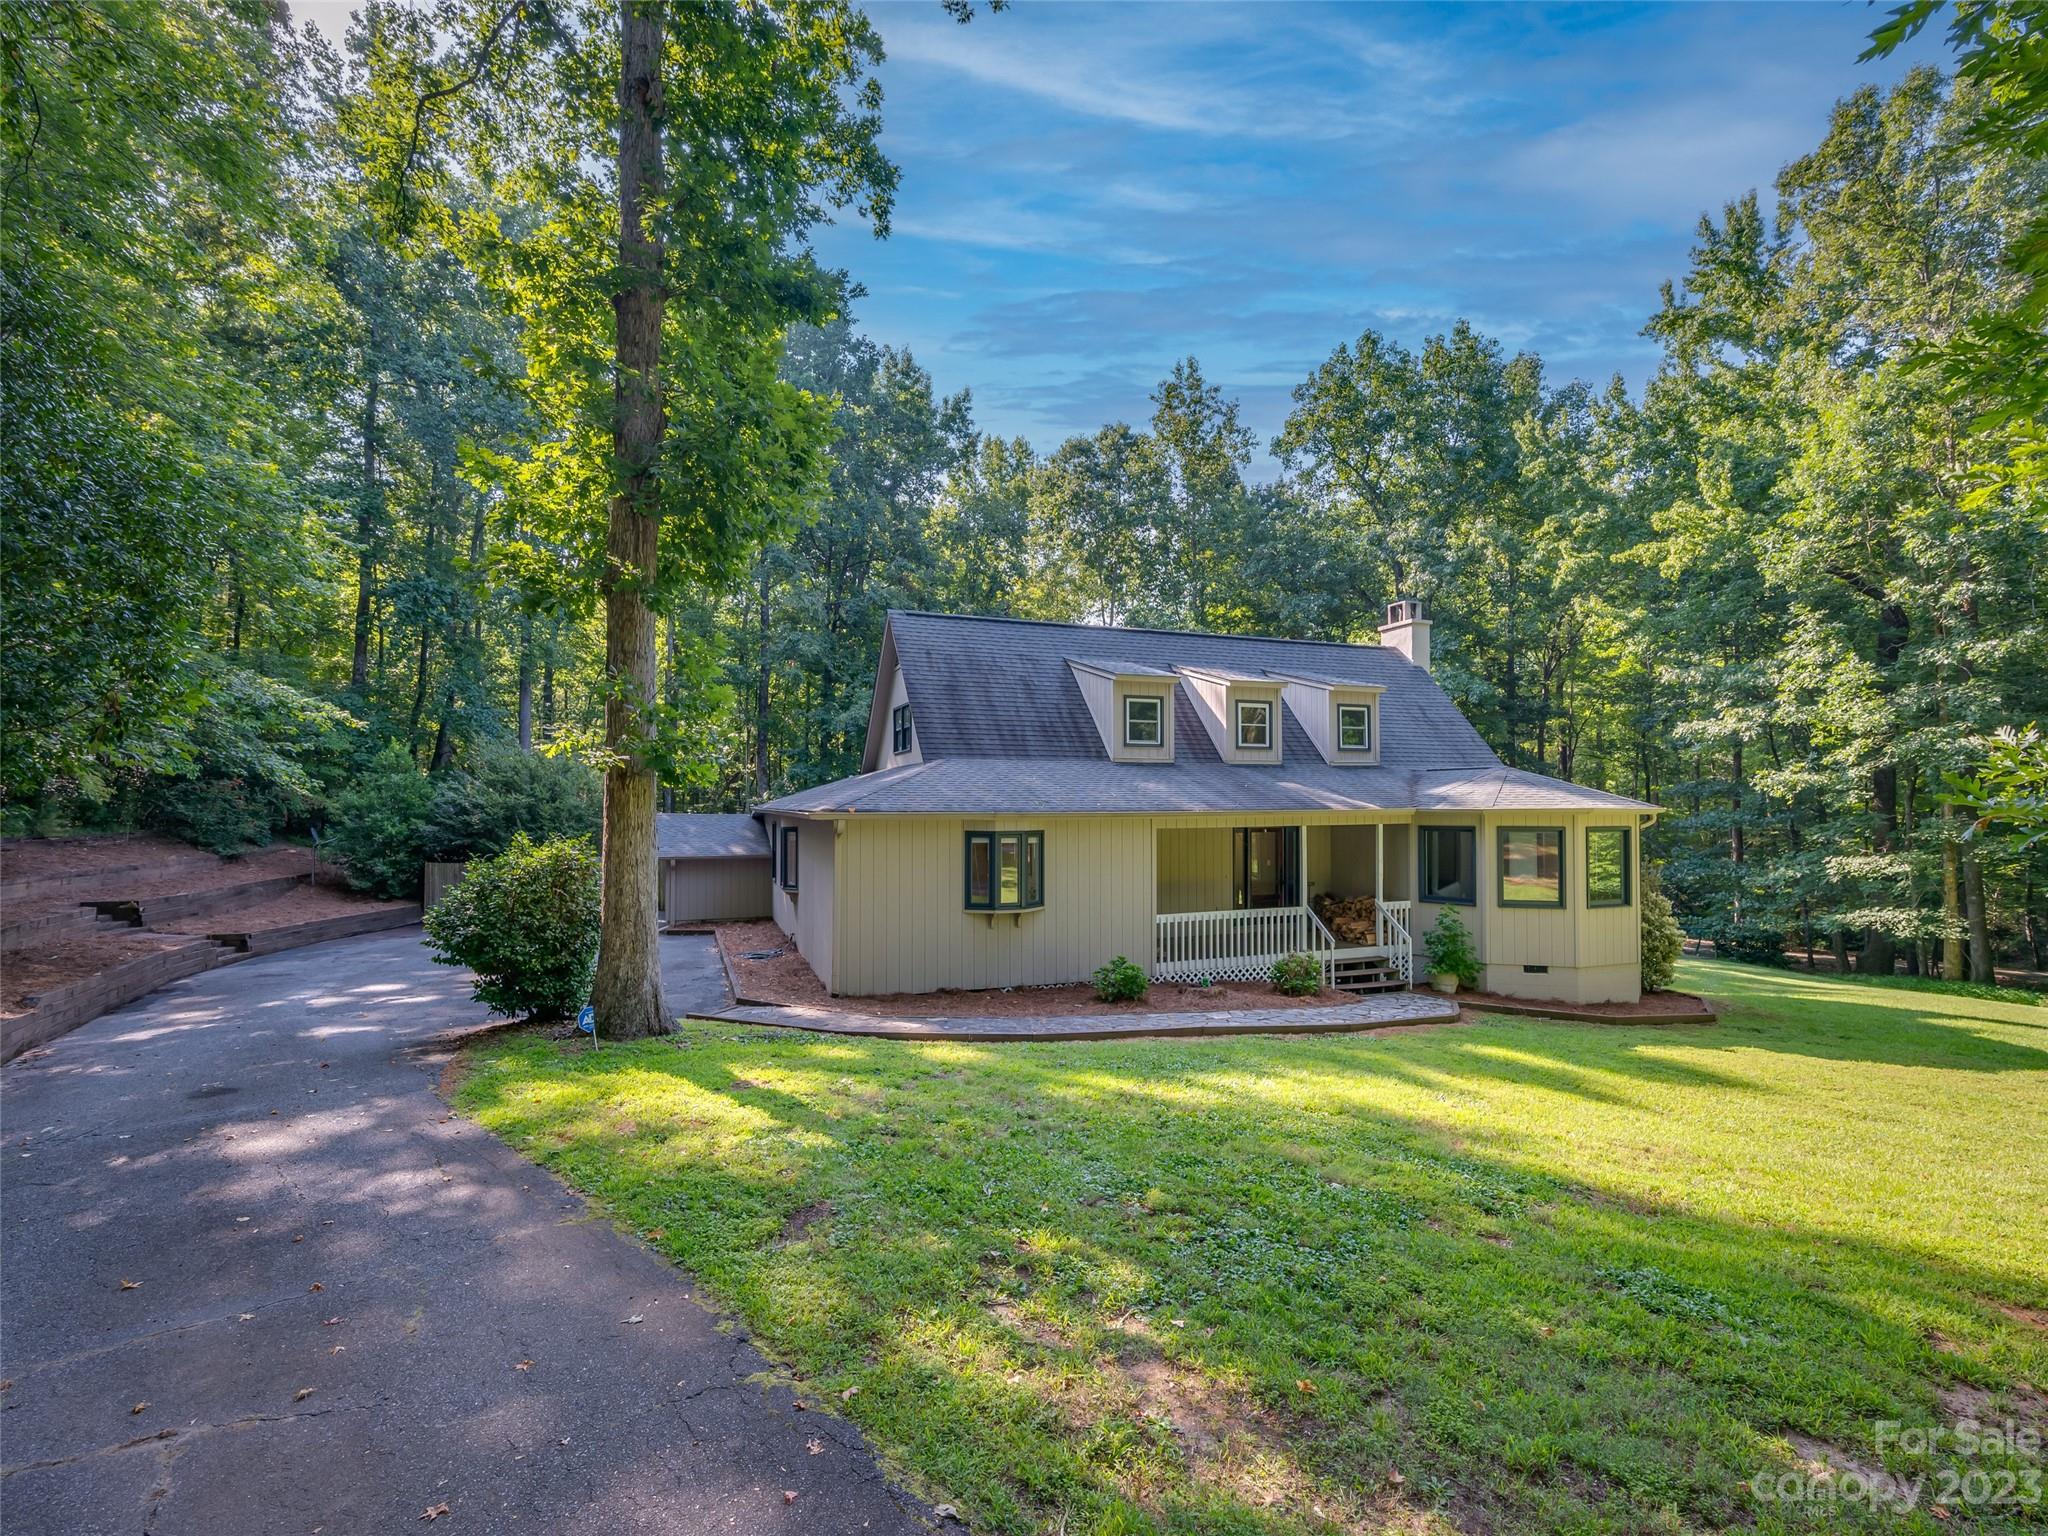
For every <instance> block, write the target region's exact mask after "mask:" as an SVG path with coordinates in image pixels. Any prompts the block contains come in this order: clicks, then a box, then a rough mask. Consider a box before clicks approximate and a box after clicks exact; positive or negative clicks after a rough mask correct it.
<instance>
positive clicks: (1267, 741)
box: [1237, 699, 1273, 752]
mask: <svg viewBox="0 0 2048 1536" xmlns="http://www.w3.org/2000/svg"><path fill="white" fill-rule="evenodd" d="M1272 745H1273V705H1272V703H1271V702H1270V701H1269V700H1266V699H1239V700H1238V701H1237V746H1238V750H1239V751H1241V752H1263V751H1265V750H1266V749H1267V748H1268V747H1270V746H1272Z"/></svg>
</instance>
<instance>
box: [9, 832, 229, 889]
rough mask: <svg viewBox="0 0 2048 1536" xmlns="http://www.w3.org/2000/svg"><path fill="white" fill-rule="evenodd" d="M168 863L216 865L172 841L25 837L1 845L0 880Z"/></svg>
mask: <svg viewBox="0 0 2048 1536" xmlns="http://www.w3.org/2000/svg"><path fill="white" fill-rule="evenodd" d="M166 861H175V862H177V863H179V864H187V865H190V866H191V867H192V868H194V869H198V868H200V867H201V866H204V865H210V864H213V863H214V862H216V861H215V859H214V856H213V855H212V854H210V853H208V852H207V851H206V850H205V849H203V848H194V847H193V846H192V845H191V844H190V843H181V842H179V841H178V840H177V839H176V838H170V837H150V836H136V837H21V838H14V839H12V840H10V841H8V842H5V843H0V879H7V880H37V879H41V878H42V877H43V876H45V875H69V874H83V873H84V872H86V871H87V870H93V869H121V868H124V867H126V866H127V865H130V864H155V863H161V862H166Z"/></svg>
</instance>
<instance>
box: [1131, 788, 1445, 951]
mask: <svg viewBox="0 0 2048 1536" xmlns="http://www.w3.org/2000/svg"><path fill="white" fill-rule="evenodd" d="M1409 837H1410V829H1409V827H1408V825H1407V823H1405V822H1392V821H1353V822H1322V823H1310V822H1297V823H1293V824H1275V823H1272V822H1264V823H1262V824H1257V825H1244V826H1230V825H1227V824H1207V825H1185V826H1166V827H1162V828H1160V829H1159V831H1158V834H1157V848H1156V852H1155V859H1156V881H1155V887H1154V889H1155V892H1156V896H1155V903H1156V905H1155V916H1154V918H1153V945H1152V966H1151V973H1152V975H1153V977H1154V978H1155V979H1157V980H1162V981H1195V980H1203V979H1214V980H1219V981H1232V980H1235V981H1257V980H1263V979H1265V977H1266V976H1267V974H1268V973H1269V972H1270V971H1271V970H1272V967H1273V962H1274V961H1276V960H1278V959H1280V958H1281V957H1282V956H1283V955H1290V954H1309V955H1313V956H1315V957H1316V958H1317V959H1319V960H1320V961H1321V962H1322V966H1323V983H1324V985H1325V986H1327V987H1332V988H1337V989H1340V990H1345V991H1369V990H1381V989H1386V988H1392V987H1405V986H1408V985H1410V984H1412V983H1413V981H1414V979H1415V957H1414V948H1415V946H1414V941H1413V937H1412V935H1413V922H1412V903H1411V899H1410V896H1411V892H1410V888H1409V883H1408V877H1409V870H1410V869H1411V868H1412V864H1413V860H1412V858H1411V857H1410V854H1409V847H1410V844H1409ZM1326 919H1327V920H1326Z"/></svg>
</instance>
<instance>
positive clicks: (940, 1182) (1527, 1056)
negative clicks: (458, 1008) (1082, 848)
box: [457, 963, 2048, 1536]
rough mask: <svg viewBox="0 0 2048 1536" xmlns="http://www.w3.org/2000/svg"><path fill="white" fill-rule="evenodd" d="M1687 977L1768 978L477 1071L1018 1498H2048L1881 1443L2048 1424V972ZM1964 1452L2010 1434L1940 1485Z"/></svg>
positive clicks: (1577, 1525) (890, 1412) (504, 1063)
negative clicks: (1349, 1018)
mask: <svg viewBox="0 0 2048 1536" xmlns="http://www.w3.org/2000/svg"><path fill="white" fill-rule="evenodd" d="M1680 985H1682V986H1684V987H1687V988H1689V989H1692V990H1697V991H1703V992H1705V993H1707V994H1709V995H1710V996H1711V997H1713V998H1714V999H1715V1001H1716V1003H1717V1005H1718V1006H1719V1007H1720V1009H1721V1011H1722V1017H1721V1020H1720V1022H1719V1023H1718V1024H1716V1025H1713V1026H1709V1027H1705V1028H1649V1027H1641V1026H1619V1027H1617V1026H1580V1025H1569V1024H1552V1023H1542V1022H1535V1021H1529V1020H1510V1019H1499V1020H1491V1021H1487V1022H1484V1023H1482V1024H1479V1025H1477V1026H1474V1027H1469V1028H1438V1029H1428V1030H1416V1031H1410V1032H1407V1033H1403V1034H1396V1035H1388V1036H1382V1037H1378V1038H1360V1037H1357V1036H1317V1037H1308V1038H1301V1039H1277V1038H1271V1037H1264V1038H1245V1039H1224V1040H1203V1041H1193V1042H1190V1041H1177V1040H1176V1041H1129V1042H1120V1043H1115V1042H1111V1043H1090V1044H1071V1045H1000V1046H982V1045H964V1044H937V1043H935V1044H929V1045H906V1044H899V1043H894V1042H887V1041H877V1040H857V1039H846V1038H836V1037H820V1036H813V1035H795V1034H787V1033H782V1032H778V1031H773V1030H765V1029H763V1030H755V1029H745V1028H739V1027H731V1026H719V1027H706V1026H693V1027H691V1028H690V1029H689V1031H688V1032H687V1033H685V1034H683V1035H680V1036H678V1037H675V1038H674V1039H672V1040H667V1041H657V1042H649V1043H646V1044H642V1045H638V1046H631V1047H619V1046H608V1047H605V1048H603V1049H602V1050H599V1051H596V1052H594V1053H593V1052H592V1051H591V1050H590V1049H589V1048H588V1047H587V1046H582V1045H572V1044H558V1043H556V1042H553V1041H549V1040H544V1039H539V1038H535V1037H532V1036H522V1035H513V1036H505V1037H500V1038H498V1039H496V1040H493V1041H491V1042H490V1043H488V1044H486V1045H483V1046H481V1047H480V1048H479V1049H478V1050H477V1053H476V1056H475V1061H474V1066H475V1070H473V1071H472V1072H471V1073H470V1074H469V1076H468V1077H467V1078H466V1080H465V1081H464V1083H463V1085H462V1087H461V1089H460V1091H459V1096H458V1101H457V1102H458V1103H459V1105H460V1107H461V1108H462V1109H463V1110H465V1111H467V1112H468V1113H471V1114H473V1115H475V1116H476V1117H477V1118H478V1119H480V1120H481V1121H482V1122H483V1123H484V1124H485V1125H487V1126H489V1127H491V1128H492V1129H494V1130H496V1131H498V1132H500V1133H501V1134H503V1135H504V1136H506V1137H507V1138H509V1139H510V1140H511V1141H512V1142H513V1143H515V1144H516V1145H518V1146H520V1147H521V1148H523V1149H524V1150H525V1151H526V1152H527V1153H528V1154H529V1155H531V1156H532V1157H534V1158H536V1159H537V1160H539V1161H540V1162H543V1163H545V1164H547V1165H548V1166H549V1167H551V1168H553V1169H555V1170H556V1171H557V1172H559V1173H561V1174H562V1175H563V1176H565V1177H566V1178H568V1179H569V1180H570V1181H571V1182H573V1183H574V1184H576V1185H578V1186H579V1187H580V1188H582V1189H584V1190H586V1191H587V1192H589V1193H590V1194H591V1195H593V1196H595V1197H596V1198H598V1199H599V1200H600V1201H602V1202H604V1203H605V1204H606V1205H607V1206H608V1208H609V1209H610V1210H611V1211H612V1212H613V1213H614V1214H615V1215H616V1216H617V1218H618V1219H619V1220H620V1221H621V1222H622V1223H623V1224H625V1225H626V1226H627V1227H629V1228H630V1229H631V1230H633V1231H636V1232H639V1233H641V1234H643V1235H645V1236H646V1237H647V1239H648V1240H649V1241H651V1242H652V1243H654V1244H655V1245H656V1246H657V1247H658V1248H660V1249H661V1250H662V1251H663V1252H665V1253H667V1254H669V1255H671V1256H673V1257H674V1258H675V1259H676V1261H677V1262H678V1263H681V1264H685V1265H688V1266H689V1267H690V1268H691V1269H693V1270H694V1271H696V1272H697V1274H698V1275H700V1276H701V1277H702V1279H703V1281H704V1282H705V1284H706V1286H707V1287H708V1288H709V1289H710V1291H711V1292H712V1294H714V1295H716V1296H717V1297H719V1298H720V1299H721V1300H722V1301H724V1302H725V1303H726V1304H728V1305H729V1306H731V1307H732V1308H733V1309H734V1310H735V1311H736V1312H737V1314H738V1315H739V1316H740V1317H742V1318H743V1319H744V1321H745V1322H746V1324H747V1326H748V1327H749V1328H750V1329H751V1330H752V1331H753V1333H754V1335H755V1336H756V1338H757V1339H758V1340H759V1341H760V1342H761V1343H762V1345H763V1346H764V1347H765V1348H766V1349H767V1350H769V1351H770V1352H771V1353H773V1354H774V1355H776V1356H777V1357H778V1358H779V1359H780V1360H781V1361H782V1362H783V1363H784V1364H785V1365H786V1367H787V1368H788V1369H789V1371H790V1372H791V1373H792V1374H793V1375H794V1376H795V1377H796V1378H797V1379H798V1380H799V1381H800V1382H801V1383H803V1385H802V1387H801V1389H800V1390H801V1392H802V1394H803V1395H805V1396H807V1397H812V1398H816V1399H818V1400H820V1401H824V1402H828V1403H830V1404H832V1405H833V1406H835V1407H837V1408H839V1409H840V1410H841V1411H843V1412H845V1413H847V1414H848V1415H849V1416H851V1417H852V1418H854V1419H855V1420H857V1421H858V1422H859V1423H860V1424H861V1426H862V1427H863V1428H864V1429H865V1430H866V1431H867V1432H868V1434H869V1436H870V1437H871V1438H872V1439H873V1441H874V1442H875V1443H876V1444H877V1445H878V1446H879V1447H880V1449H881V1450H882V1452H883V1454H884V1455H885V1456H886V1457H887V1458H888V1460H889V1461H890V1463H891V1465H892V1466H893V1467H894V1468H895V1469H896V1470H897V1471H898V1472H899V1473H900V1474H902V1475H903V1476H905V1477H906V1478H907V1479H908V1480H910V1481H911V1482H912V1483H913V1484H914V1485H916V1486H918V1487H919V1488H920V1489H922V1490H923V1491H924V1492H925V1493H927V1494H928V1495H930V1496H931V1497H932V1498H934V1499H938V1500H944V1501H947V1502H950V1503H952V1504H955V1505H956V1506H958V1508H959V1509H960V1512H961V1514H962V1515H963V1516H964V1517H965V1518H966V1519H967V1520H968V1521H969V1522H970V1523H971V1524H972V1525H973V1526H974V1528H975V1529H976V1530H977V1531H986V1532H1004V1533H1013V1532H1014V1533H1024V1532H1034V1533H1035V1532H1065V1533H1067V1536H1091V1533H1100V1532H1149V1531H1175V1532H1196V1531H1199V1532H1280V1531H1322V1530H1379V1529H1391V1530H1402V1531H1430V1530H1458V1531H1503V1532H1508V1531H1513V1532H1519V1531H1558V1532H1595V1531H1617V1532H1621V1531H1627V1532H1635V1531H1656V1530H1673V1531H1677V1530H1693V1531H1714V1530H1722V1529H1726V1528H1728V1527H1731V1526H1743V1527H1749V1528H1753V1529H1757V1530H1761V1531H1775V1530H1784V1529H1800V1530H1806V1529H1826V1530H1842V1529H1861V1528H1866V1527H1867V1528H1870V1529H1882V1530H1887V1531H1910V1530H1927V1531H1936V1530H1949V1531H1953V1530H1958V1529H1971V1530H1978V1529H2018V1528H2039V1527H2041V1526H2043V1525H2048V1505H2044V1504H2043V1503H2035V1504H2033V1505H2032V1506H2030V1507H2029V1506H2025V1505H2019V1504H2011V1503H2008V1504H2004V1505H1999V1504H1995V1503H1992V1502H1990V1501H1989V1500H1987V1499H1985V1498H1984V1497H1982V1496H1983V1495H1985V1494H1987V1493H1988V1494H1997V1493H2000V1492H2002V1491H2003V1490H2004V1489H2005V1488H2006V1486H2007V1480H2006V1479H2005V1477H2004V1476H2002V1475H2001V1474H2003V1473H2006V1472H2011V1473H2015V1474H2017V1477H2016V1479H2015V1481H2014V1483H2013V1491H2014V1492H2015V1493H2016V1494H2022V1495H2023V1494H2024V1493H2025V1491H2026V1488H2027V1486H2028V1480H2027V1478H2026V1475H2025V1474H2026V1473H2028V1472H2029V1471H2033V1472H2035V1474H2036V1476H2038V1469H2039V1468H2040V1466H2041V1465H2042V1463H2041V1462H2040V1460H2039V1459H2034V1458H2029V1457H2027V1456H2024V1455H2022V1456H2017V1457H2015V1456H2011V1455H1998V1454H1982V1455H1978V1456H1977V1457H1975V1458H1974V1459H1967V1460H1964V1459H1958V1457H1957V1456H1956V1455H1955V1454H1954V1453H1953V1449H1952V1446H1951V1445H1946V1444H1945V1445H1942V1446H1940V1447H1939V1448H1938V1449H1937V1450H1935V1451H1932V1452H1919V1453H1915V1454H1909V1453H1908V1452H1907V1451H1901V1450H1898V1449H1896V1448H1894V1449H1892V1450H1890V1451H1888V1452H1886V1453H1884V1454H1880V1453H1879V1451H1878V1450H1876V1449H1875V1448H1874V1447H1873V1435H1874V1433H1875V1430H1874V1427H1873V1426H1874V1425H1875V1423H1876V1422H1877V1421H1880V1420H1897V1421H1902V1422H1904V1423H1905V1424H1908V1425H1914V1426H1921V1427H1928V1426H1946V1425H1950V1424H1953V1423H1954V1422H1955V1420H1956V1419H1957V1417H1958V1416H1959V1415H1963V1414H1967V1413H1975V1415H1976V1416H1977V1417H1978V1418H1980V1419H1982V1420H1984V1421H1986V1422H1991V1423H1996V1422H1998V1421H2001V1420H2003V1419H2004V1418H2005V1417H2006V1416H2007V1415H2008V1414H2010V1415H2013V1416H2015V1417H2016V1418H2017V1419H2019V1420H2020V1421H2021V1422H2022V1423H2025V1422H2028V1421H2031V1422H2032V1423H2034V1424H2035V1425H2037V1426H2041V1427H2048V1423H2044V1421H2048V1399H2044V1398H2043V1397H2041V1396H2040V1395H2039V1393H2037V1392H2036V1391H2035V1390H2034V1389H2035V1388H2036V1387H2048V1333H2044V1331H2043V1325H2044V1324H2048V1313H2044V1312H2042V1311H2040V1310H2039V1309H2048V1071H2044V1069H2048V1008H2043V1007H2042V1006H2040V1005H2039V1004H2038V1003H2037V1002H2036V1001H2034V1000H2031V999H2028V998H2025V997H2024V996H2023V995H2021V994H2016V993H1997V992H1993V991H1991V990H1990V989H1968V988H1953V989H1945V990H1944V989H1939V988H1936V987H1933V986H1913V985H1908V984H1904V983H1901V984H1896V985H1890V984H1883V983H1872V982H1860V981H1856V980H1838V979H1832V978H1817V977H1813V976H1807V975H1804V974H1800V973H1796V972H1777V971H1767V970H1761V969H1755V968H1751V967H1747V966H1739V965H1732V964H1718V963H1688V964H1687V965H1686V966H1685V967H1684V968H1683V970H1682V972H1681V976H1680ZM855 1389H857V1391H856V1390H855ZM849 1392H851V1393H852V1395H851V1396H848V1395H846V1394H848V1393H849ZM1788 1437H1789V1438H1788ZM1823 1447H1826V1448H1832V1449H1833V1451H1834V1452H1836V1453H1838V1454H1839V1455H1843V1456H1846V1457H1848V1458H1850V1459H1853V1460H1854V1461H1855V1462H1859V1463H1862V1464H1864V1465H1865V1466H1867V1467H1873V1468H1874V1467H1877V1466H1880V1465H1882V1466H1884V1467H1887V1468H1889V1469H1890V1470H1891V1471H1893V1472H1895V1473H1899V1474H1903V1475H1905V1476H1908V1477H1914V1476H1920V1475H1922V1474H1926V1475H1928V1476H1929V1481H1928V1483H1927V1484H1926V1486H1925V1488H1924V1489H1923V1491H1922V1492H1921V1494H1920V1497H1919V1499H1918V1503H1917V1506H1916V1508H1915V1509H1914V1510H1913V1511H1912V1512H1910V1513H1908V1514H1904V1515H1899V1514H1895V1513H1890V1512H1885V1513H1872V1512H1871V1511H1870V1509H1869V1508H1868V1505H1867V1504H1865V1503H1858V1502H1854V1501H1848V1500H1844V1499H1842V1498H1840V1497H1834V1498H1832V1499H1830V1498H1827V1497H1825V1495H1826V1493H1827V1491H1828V1490H1829V1489H1830V1488H1831V1489H1833V1490H1834V1491H1835V1493H1836V1494H1837V1495H1839V1493H1840V1492H1841V1491H1842V1489H1843V1488H1844V1487H1845V1483H1844V1480H1843V1479H1842V1478H1840V1477H1837V1478H1836V1479H1834V1480H1833V1482H1832V1483H1829V1482H1820V1483H1818V1484H1814V1485H1811V1486H1816V1487H1818V1488H1819V1489H1820V1491H1821V1492H1822V1494H1823V1497H1822V1498H1820V1499H1818V1500H1815V1501H1812V1502H1800V1501H1794V1500H1788V1499H1785V1498H1780V1497H1760V1496H1759V1495H1758V1494H1757V1493H1756V1492H1754V1491H1753V1490H1752V1486H1751V1480H1752V1478H1753V1477H1754V1476H1755V1475H1756V1474H1757V1473H1759V1472H1766V1473H1770V1474H1773V1475H1776V1474H1779V1473H1786V1472H1793V1473H1800V1472H1803V1471H1806V1470H1809V1469H1810V1468H1811V1467H1812V1465H1813V1464H1814V1462H1815V1459H1816V1458H1819V1457H1820V1456H1822V1455H1823V1450H1822V1448H1823ZM1842 1465H1846V1463H1842V1462H1838V1466H1842ZM1942 1469H1949V1470H1950V1471H1951V1473H1952V1474H1953V1473H1954V1472H1960V1471H1963V1470H1967V1469H1974V1470H1976V1471H1979V1472H1985V1473H1989V1474H1991V1476H1990V1477H1988V1478H1986V1479H1982V1480H1980V1481H1978V1482H1977V1483H1976V1484H1975V1485H1973V1486H1972V1487H1969V1488H1966V1489H1963V1490H1960V1492H1962V1493H1972V1494H1975V1495H1977V1496H1978V1497H1977V1498H1976V1500H1975V1502H1972V1501H1971V1500H1969V1499H1965V1498H1963V1497H1960V1496H1955V1497H1951V1498H1950V1499H1949V1502H1948V1503H1947V1505H1946V1506H1945V1507H1944V1508H1943V1509H1942V1510H1941V1511H1940V1512H1938V1513H1937V1512H1935V1511H1933V1509H1932V1508H1931V1506H1932V1505H1933V1504H1934V1503H1935V1502H1936V1498H1937V1495H1939V1494H1940V1493H1942V1492H1944V1491H1946V1492H1948V1493H1950V1494H1952V1495H1955V1494H1958V1492H1959V1491H1958V1490H1955V1489H1952V1488H1951V1489H1947V1490H1944V1489H1943V1488H1942V1487H1941V1486H1940V1483H1939V1479H1940V1474H1941V1471H1942ZM1851 1470H1853V1469H1851ZM1856 1481H1857V1479H1854V1478H1851V1479H1849V1480H1848V1483H1847V1485H1846V1486H1848V1487H1849V1488H1850V1489H1851V1490H1852V1491H1853V1488H1854V1486H1855V1483H1856ZM1787 1486H1788V1488H1789V1487H1790V1486H1791V1485H1787Z"/></svg>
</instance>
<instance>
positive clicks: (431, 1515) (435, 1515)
mask: <svg viewBox="0 0 2048 1536" xmlns="http://www.w3.org/2000/svg"><path fill="white" fill-rule="evenodd" d="M447 1513H448V1506H447V1505H446V1504H429V1505H428V1506H427V1512H426V1513H425V1514H423V1515H421V1516H420V1518H421V1519H422V1520H438V1519H440V1518H441V1517H442V1516H443V1515H445V1514H447Z"/></svg>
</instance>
